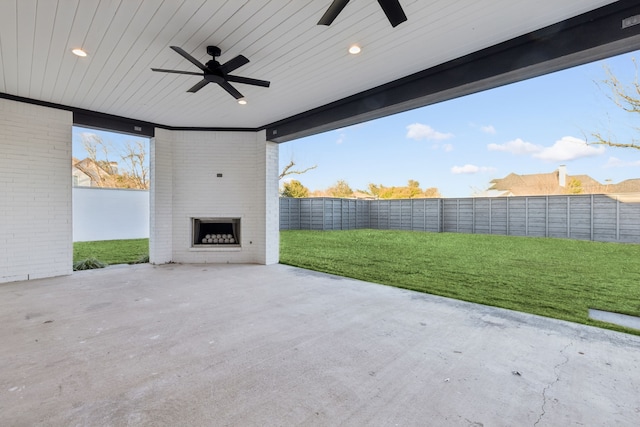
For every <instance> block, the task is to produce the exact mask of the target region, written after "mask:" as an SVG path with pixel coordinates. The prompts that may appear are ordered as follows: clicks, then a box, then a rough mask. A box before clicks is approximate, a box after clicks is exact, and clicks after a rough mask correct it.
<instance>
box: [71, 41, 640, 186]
mask: <svg viewBox="0 0 640 427" xmlns="http://www.w3.org/2000/svg"><path fill="white" fill-rule="evenodd" d="M635 56H637V52H635V53H631V54H625V55H620V56H617V57H614V58H609V59H607V60H604V61H598V62H595V63H592V64H587V65H583V66H580V67H574V68H572V69H569V70H564V71H561V72H558V73H554V74H549V75H546V76H542V77H538V78H535V79H530V80H527V81H524V82H519V83H516V84H512V85H508V86H504V87H500V88H497V89H492V90H489V91H485V92H481V93H477V94H473V95H469V96H466V97H462V98H458V99H454V100H451V101H447V102H442V103H440V104H436V105H431V106H428V107H423V108H419V109H415V110H412V111H408V112H405V113H400V114H396V115H393V116H389V117H386V118H382V119H378V120H374V121H370V122H366V123H361V124H358V125H355V126H351V127H348V128H343V129H338V130H335V131H330V132H326V133H323V134H319V135H314V136H311V137H308V138H302V139H299V140H296V141H291V142H287V143H283V144H281V145H280V169H281V170H282V168H283V167H284V166H285V165H286V164H287V163H289V161H291V160H294V161H295V162H296V164H297V166H298V167H299V168H301V169H302V168H306V167H309V166H313V165H317V168H316V169H314V170H311V171H309V172H307V173H305V174H304V175H293V176H291V179H298V180H299V181H301V182H302V184H303V185H305V186H306V187H308V188H309V189H310V190H322V189H326V188H328V187H330V186H331V185H333V184H335V182H336V181H338V180H341V179H342V180H345V181H347V183H349V185H350V186H351V188H353V189H354V190H356V189H366V188H367V186H368V184H369V183H375V184H383V185H385V186H394V185H395V186H402V185H406V183H407V180H409V179H414V180H417V181H419V182H420V186H421V187H422V188H426V187H437V188H438V189H439V190H440V193H441V194H442V195H443V196H444V197H467V196H470V195H471V194H472V193H473V192H474V191H476V190H484V189H486V188H487V187H488V186H489V181H491V180H492V179H494V178H502V177H504V176H506V175H508V174H509V173H511V172H515V173H518V174H530V173H546V172H552V171H554V170H555V169H557V168H558V166H559V165H561V164H564V165H566V166H567V172H568V174H569V175H581V174H587V175H590V176H592V177H593V178H595V179H597V180H598V181H600V182H602V183H604V182H605V180H606V179H611V180H612V181H613V182H614V183H615V182H620V181H622V180H625V179H629V178H640V150H634V149H622V148H611V147H604V146H586V145H585V144H584V143H582V142H581V141H583V140H584V138H585V136H587V137H590V136H591V133H593V132H596V131H599V132H601V133H603V134H611V135H614V136H615V137H616V139H617V140H619V141H621V142H622V141H628V140H629V139H630V138H632V137H634V136H635V137H636V138H640V130H638V129H634V126H636V127H640V115H638V114H637V113H636V114H630V113H625V112H623V111H622V110H621V109H620V108H618V107H616V106H615V105H614V104H613V102H612V101H611V100H610V99H608V98H607V93H608V92H607V90H606V87H599V86H598V82H601V81H602V80H604V79H605V78H606V73H605V70H604V65H605V64H606V65H607V66H608V67H609V68H610V69H611V70H613V72H614V74H615V75H616V76H618V78H619V79H620V80H621V81H623V82H626V83H629V84H630V83H632V82H633V80H634V78H635V73H636V68H635V65H634V62H633V60H632V58H634V57H635ZM81 132H91V133H96V134H98V135H100V136H102V138H103V139H104V140H105V141H108V142H110V143H112V144H114V145H115V146H118V145H119V144H121V143H122V142H123V141H127V140H132V139H135V137H133V136H128V135H119V134H115V133H111V132H101V131H96V130H93V129H83V128H74V132H73V155H74V156H75V157H77V158H80V159H82V158H84V157H86V153H84V150H83V149H82V144H81V142H80V134H81ZM114 151H115V150H114ZM111 157H112V160H119V159H118V158H117V156H116V155H113V156H111Z"/></svg>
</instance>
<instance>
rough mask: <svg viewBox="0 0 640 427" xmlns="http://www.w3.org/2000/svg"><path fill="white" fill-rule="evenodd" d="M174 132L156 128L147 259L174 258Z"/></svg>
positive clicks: (162, 260) (160, 261)
mask: <svg viewBox="0 0 640 427" xmlns="http://www.w3.org/2000/svg"><path fill="white" fill-rule="evenodd" d="M173 143H174V137H173V132H171V131H168V130H165V129H158V128H156V130H155V137H154V138H152V139H151V142H150V144H149V147H150V150H149V151H150V160H151V161H150V162H149V169H150V170H149V177H150V189H149V211H150V217H149V262H151V263H152V264H166V263H168V262H171V261H173V252H172V251H173V152H172V150H173Z"/></svg>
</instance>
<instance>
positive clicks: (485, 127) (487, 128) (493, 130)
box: [480, 125, 496, 135]
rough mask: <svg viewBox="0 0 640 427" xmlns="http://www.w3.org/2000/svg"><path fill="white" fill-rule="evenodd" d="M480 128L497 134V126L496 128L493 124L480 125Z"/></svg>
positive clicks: (485, 131) (491, 133)
mask: <svg viewBox="0 0 640 427" xmlns="http://www.w3.org/2000/svg"><path fill="white" fill-rule="evenodd" d="M480 130H481V131H482V132H484V133H488V134H490V135H495V134H496V128H494V127H493V125H487V126H480Z"/></svg>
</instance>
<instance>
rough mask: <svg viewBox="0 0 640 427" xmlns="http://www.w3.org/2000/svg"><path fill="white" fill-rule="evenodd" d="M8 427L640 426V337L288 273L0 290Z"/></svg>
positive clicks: (118, 271) (189, 272) (178, 275)
mask: <svg viewBox="0 0 640 427" xmlns="http://www.w3.org/2000/svg"><path fill="white" fill-rule="evenodd" d="M0 322H1V324H2V328H1V329H0V342H1V343H2V344H1V347H0V367H1V372H0V425H2V426H33V425H52V426H71V425H74V426H75V425H95V426H108V425H113V426H125V425H131V426H138V425H149V426H151V425H153V426H178V425H182V426H186V425H188V426H209V425H211V426H217V425H233V426H252V425H260V426H263V425H266V426H269V425H280V426H288V425H346V426H363V425H376V426H378V425H380V426H395V425H404V426H418V425H419V426H449V425H451V426H467V425H468V426H482V425H484V426H571V425H588V426H605V425H606V426H609V425H620V426H638V425H640V337H637V336H632V335H626V334H621V333H616V332H611V331H606V330H601V329H597V328H592V327H588V326H582V325H576V324H572V323H568V322H562V321H556V320H551V319H546V318H541V317H537V316H531V315H526V314H521V313H516V312H512V311H508V310H501V309H495V308H491V307H486V306H481V305H476V304H469V303H464V302H459V301H455V300H449V299H445V298H439V297H434V296H430V295H424V294H419V293H415V292H411V291H406V290H401V289H394V288H390V287H386V286H381V285H376V284H369V283H365V282H359V281H355V280H350V279H344V278H339V277H335V276H330V275H325V274H320V273H314V272H310V271H306V270H301V269H297V268H292V267H288V266H284V265H272V266H258V265H176V264H171V265H164V266H152V265H136V266H116V267H110V268H107V269H104V270H94V271H88V272H79V273H75V274H73V275H72V276H68V277H60V278H54V279H46V280H34V281H31V282H19V283H9V284H2V285H0Z"/></svg>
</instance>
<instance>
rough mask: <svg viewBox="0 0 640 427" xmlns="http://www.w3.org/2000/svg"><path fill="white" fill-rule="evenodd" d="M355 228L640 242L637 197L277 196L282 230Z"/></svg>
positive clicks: (639, 208) (596, 195) (639, 200)
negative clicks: (400, 198) (343, 197)
mask: <svg viewBox="0 0 640 427" xmlns="http://www.w3.org/2000/svg"><path fill="white" fill-rule="evenodd" d="M359 228H373V229H380V230H413V231H432V232H454V233H475V234H502V235H509V236H535V237H561V238H569V239H582V240H595V241H605V242H626V243H640V196H639V195H632V196H627V195H602V194H587V195H571V196H529V197H499V198H493V197H492V198H461V199H404V200H353V199H336V198H304V199H294V198H284V197H283V198H280V229H281V230H353V229H359Z"/></svg>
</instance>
